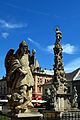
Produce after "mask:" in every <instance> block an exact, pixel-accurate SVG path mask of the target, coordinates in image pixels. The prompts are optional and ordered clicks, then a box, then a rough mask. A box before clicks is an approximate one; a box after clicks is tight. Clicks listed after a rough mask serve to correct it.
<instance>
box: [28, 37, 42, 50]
mask: <svg viewBox="0 0 80 120" xmlns="http://www.w3.org/2000/svg"><path fill="white" fill-rule="evenodd" d="M27 39H28V41H30V42H32V43H33V44H34V45H35V46H36V47H37V48H38V49H40V50H41V49H42V47H41V45H40V44H39V43H38V42H36V41H34V40H32V39H31V38H30V37H28V38H27Z"/></svg>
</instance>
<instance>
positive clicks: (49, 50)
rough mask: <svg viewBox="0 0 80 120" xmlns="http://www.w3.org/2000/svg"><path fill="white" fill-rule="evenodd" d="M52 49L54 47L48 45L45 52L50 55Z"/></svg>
mask: <svg viewBox="0 0 80 120" xmlns="http://www.w3.org/2000/svg"><path fill="white" fill-rule="evenodd" d="M53 47H54V45H49V46H47V49H46V50H47V51H48V52H50V53H53Z"/></svg>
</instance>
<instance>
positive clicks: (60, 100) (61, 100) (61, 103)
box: [58, 97, 64, 111]
mask: <svg viewBox="0 0 80 120" xmlns="http://www.w3.org/2000/svg"><path fill="white" fill-rule="evenodd" d="M58 110H59V111H64V98H63V97H58Z"/></svg>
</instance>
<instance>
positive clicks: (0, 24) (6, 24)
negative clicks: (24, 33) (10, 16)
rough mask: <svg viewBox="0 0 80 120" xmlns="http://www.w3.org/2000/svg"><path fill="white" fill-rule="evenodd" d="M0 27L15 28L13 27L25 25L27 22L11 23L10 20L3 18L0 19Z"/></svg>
mask: <svg viewBox="0 0 80 120" xmlns="http://www.w3.org/2000/svg"><path fill="white" fill-rule="evenodd" d="M0 27H1V28H8V29H15V28H23V27H27V24H22V23H11V22H6V21H5V20H1V19H0Z"/></svg>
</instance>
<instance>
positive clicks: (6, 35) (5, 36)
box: [1, 32, 9, 39]
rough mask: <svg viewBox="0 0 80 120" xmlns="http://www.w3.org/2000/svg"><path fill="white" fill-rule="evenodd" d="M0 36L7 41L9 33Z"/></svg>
mask: <svg viewBox="0 0 80 120" xmlns="http://www.w3.org/2000/svg"><path fill="white" fill-rule="evenodd" d="M1 35H2V37H3V38H4V39H7V38H8V37H9V33H7V32H4V33H1Z"/></svg>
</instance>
